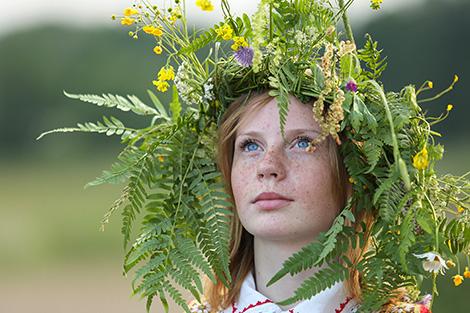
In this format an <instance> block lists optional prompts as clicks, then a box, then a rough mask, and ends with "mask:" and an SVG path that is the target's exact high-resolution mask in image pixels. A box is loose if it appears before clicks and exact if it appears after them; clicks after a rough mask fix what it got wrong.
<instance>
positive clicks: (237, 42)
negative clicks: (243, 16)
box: [231, 36, 249, 51]
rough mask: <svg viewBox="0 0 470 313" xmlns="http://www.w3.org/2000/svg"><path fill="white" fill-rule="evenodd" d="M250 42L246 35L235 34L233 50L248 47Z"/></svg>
mask: <svg viewBox="0 0 470 313" xmlns="http://www.w3.org/2000/svg"><path fill="white" fill-rule="evenodd" d="M248 46H249V45H248V42H247V41H246V39H245V37H243V36H234V37H233V45H232V46H231V48H232V50H235V51H237V50H238V48H240V47H248Z"/></svg>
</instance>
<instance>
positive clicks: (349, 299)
mask: <svg viewBox="0 0 470 313" xmlns="http://www.w3.org/2000/svg"><path fill="white" fill-rule="evenodd" d="M351 300H352V298H350V297H347V298H346V300H344V302H343V303H341V304H340V305H339V309H335V313H341V312H343V310H344V308H345V307H346V305H347V304H348V303H349V301H351ZM266 303H272V301H271V300H269V299H266V300H264V301H258V302H256V303H255V304H250V305H249V306H247V307H246V308H244V309H243V310H241V311H238V309H237V307H236V306H235V304H233V303H232V313H245V312H246V311H248V310H249V309H252V308H255V307H257V306H260V305H263V304H266ZM288 313H295V312H294V309H290V310H289V311H288Z"/></svg>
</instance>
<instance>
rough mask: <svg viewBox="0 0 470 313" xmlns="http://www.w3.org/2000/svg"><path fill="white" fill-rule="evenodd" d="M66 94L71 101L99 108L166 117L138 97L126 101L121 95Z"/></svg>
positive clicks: (131, 97) (129, 97)
mask: <svg viewBox="0 0 470 313" xmlns="http://www.w3.org/2000/svg"><path fill="white" fill-rule="evenodd" d="M64 94H65V95H66V96H67V97H69V98H71V99H78V100H80V101H83V102H88V103H93V104H96V105H97V106H104V107H108V108H116V109H119V110H121V111H124V112H127V111H132V112H134V113H136V114H139V115H159V116H161V117H162V118H164V116H163V115H162V114H161V113H160V112H158V111H157V110H155V109H154V108H152V107H150V106H148V105H146V104H144V103H143V102H142V101H140V99H139V98H137V97H136V96H129V95H128V96H127V98H128V99H129V100H128V99H126V98H124V97H122V96H119V95H112V94H103V95H102V96H98V95H90V94H70V93H67V92H65V91H64Z"/></svg>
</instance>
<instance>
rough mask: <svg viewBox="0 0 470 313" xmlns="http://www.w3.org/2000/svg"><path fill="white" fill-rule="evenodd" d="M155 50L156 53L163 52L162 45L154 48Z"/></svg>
mask: <svg viewBox="0 0 470 313" xmlns="http://www.w3.org/2000/svg"><path fill="white" fill-rule="evenodd" d="M153 52H155V54H162V52H163V49H162V47H160V46H155V48H153Z"/></svg>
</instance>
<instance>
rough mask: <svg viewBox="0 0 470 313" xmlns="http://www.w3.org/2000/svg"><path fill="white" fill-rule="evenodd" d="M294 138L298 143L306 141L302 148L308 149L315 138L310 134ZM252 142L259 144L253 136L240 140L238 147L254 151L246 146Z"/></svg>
mask: <svg viewBox="0 0 470 313" xmlns="http://www.w3.org/2000/svg"><path fill="white" fill-rule="evenodd" d="M294 140H295V141H296V142H297V143H298V142H306V144H305V146H304V147H302V148H301V149H306V148H307V147H308V144H309V143H310V142H312V140H313V139H312V138H311V137H309V136H305V135H301V136H297V137H295V139H294ZM251 144H253V145H258V143H257V142H256V140H255V139H253V138H246V139H244V140H243V141H242V142H240V143H239V144H238V148H239V149H240V150H242V151H245V152H254V151H255V150H250V151H247V150H246V148H247V147H248V146H249V145H251ZM258 146H259V145H258Z"/></svg>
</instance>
